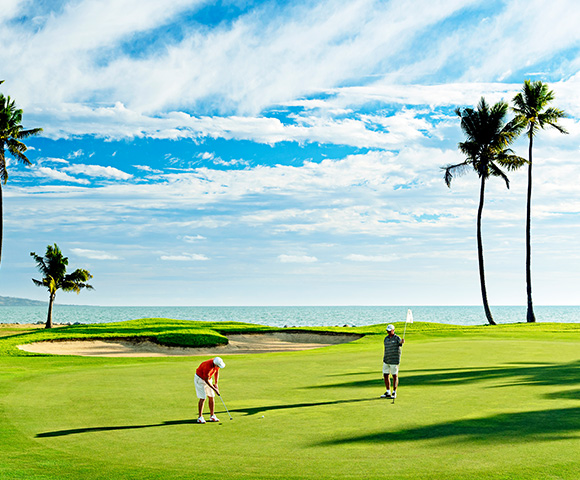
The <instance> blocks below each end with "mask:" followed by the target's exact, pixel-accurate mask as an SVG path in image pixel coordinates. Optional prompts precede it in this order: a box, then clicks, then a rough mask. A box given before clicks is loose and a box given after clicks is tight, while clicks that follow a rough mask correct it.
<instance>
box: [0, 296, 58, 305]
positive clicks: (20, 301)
mask: <svg viewBox="0 0 580 480" xmlns="http://www.w3.org/2000/svg"><path fill="white" fill-rule="evenodd" d="M46 303H47V302H41V301H39V300H30V299H28V298H17V297H2V296H0V307H39V306H44V305H46Z"/></svg>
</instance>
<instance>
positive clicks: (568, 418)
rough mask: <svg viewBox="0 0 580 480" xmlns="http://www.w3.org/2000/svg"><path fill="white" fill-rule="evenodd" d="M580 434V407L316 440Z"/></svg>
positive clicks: (517, 438) (523, 438)
mask: <svg viewBox="0 0 580 480" xmlns="http://www.w3.org/2000/svg"><path fill="white" fill-rule="evenodd" d="M578 438H580V407H573V408H560V409H554V410H538V411H534V412H518V413H501V414H498V415H493V416H491V417H485V418H477V419H471V420H457V421H455V422H445V423H438V424H435V425H426V426H424V427H417V428H408V429H401V430H395V431H385V432H379V433H371V434H366V435H357V436H348V437H343V438H337V439H334V440H329V441H325V442H321V443H318V444H316V446H331V445H343V444H356V443H394V442H408V441H420V440H448V441H456V442H459V441H462V442H463V441H469V442H477V443H494V444H497V443H514V442H535V441H548V440H552V441H553V440H564V439H578Z"/></svg>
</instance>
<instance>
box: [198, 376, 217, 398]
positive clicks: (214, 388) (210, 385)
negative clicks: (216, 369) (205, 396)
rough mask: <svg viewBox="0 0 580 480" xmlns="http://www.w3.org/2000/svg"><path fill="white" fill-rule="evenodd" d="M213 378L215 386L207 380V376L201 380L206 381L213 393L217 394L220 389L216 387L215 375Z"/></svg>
mask: <svg viewBox="0 0 580 480" xmlns="http://www.w3.org/2000/svg"><path fill="white" fill-rule="evenodd" d="M214 378H215V379H216V382H215V386H214V385H212V384H211V382H210V381H209V378H202V380H203V381H204V382H205V383H207V385H208V386H209V388H211V389H212V390H213V391H214V392H215V393H217V394H218V396H221V395H220V391H219V390H218V389H217V376H214Z"/></svg>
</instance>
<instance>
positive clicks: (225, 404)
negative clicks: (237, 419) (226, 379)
mask: <svg viewBox="0 0 580 480" xmlns="http://www.w3.org/2000/svg"><path fill="white" fill-rule="evenodd" d="M218 397H220V399H221V401H222V403H223V404H224V408H225V409H226V412H228V415H229V417H230V420H233V418H232V416H231V415H230V411H229V410H228V407H226V402H224V399H223V398H222V396H221V395H218Z"/></svg>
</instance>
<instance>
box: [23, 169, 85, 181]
mask: <svg viewBox="0 0 580 480" xmlns="http://www.w3.org/2000/svg"><path fill="white" fill-rule="evenodd" d="M34 172H35V173H33V174H34V175H38V176H41V177H46V178H50V179H53V180H58V181H61V182H72V183H80V184H82V185H88V184H89V183H90V182H89V181H88V180H85V179H84V178H75V177H71V176H70V175H68V174H66V173H65V172H63V171H62V170H55V169H54V168H48V167H38V168H36V169H35V170H34Z"/></svg>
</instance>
